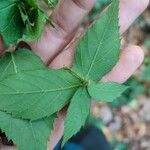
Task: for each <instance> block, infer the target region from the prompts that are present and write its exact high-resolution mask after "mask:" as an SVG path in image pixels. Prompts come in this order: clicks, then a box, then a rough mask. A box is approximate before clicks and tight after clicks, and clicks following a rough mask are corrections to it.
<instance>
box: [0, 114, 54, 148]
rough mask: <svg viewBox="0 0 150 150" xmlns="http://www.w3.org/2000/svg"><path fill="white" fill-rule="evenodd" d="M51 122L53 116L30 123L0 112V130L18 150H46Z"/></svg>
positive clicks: (51, 126)
mask: <svg viewBox="0 0 150 150" xmlns="http://www.w3.org/2000/svg"><path fill="white" fill-rule="evenodd" d="M53 122H54V116H51V117H49V118H44V119H41V120H37V121H34V122H31V121H28V120H22V119H16V118H13V117H12V116H11V115H9V114H6V113H5V112H2V111H0V128H1V129H2V131H3V132H5V133H6V135H7V137H8V138H9V139H11V140H13V142H14V144H16V145H17V147H18V148H19V150H46V149H47V143H48V141H49V137H50V133H51V129H52V128H53Z"/></svg>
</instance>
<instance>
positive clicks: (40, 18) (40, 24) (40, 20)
mask: <svg viewBox="0 0 150 150" xmlns="http://www.w3.org/2000/svg"><path fill="white" fill-rule="evenodd" d="M30 15H31V16H30V17H31V18H34V20H33V24H27V25H26V30H25V32H24V35H23V38H22V40H23V41H28V42H30V41H35V40H37V39H39V37H40V36H41V34H42V32H43V30H44V26H45V23H46V20H47V17H46V15H45V14H44V13H43V12H42V11H41V10H39V9H34V10H33V11H32V12H31V13H30Z"/></svg>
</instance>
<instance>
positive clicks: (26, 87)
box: [0, 52, 81, 120]
mask: <svg viewBox="0 0 150 150" xmlns="http://www.w3.org/2000/svg"><path fill="white" fill-rule="evenodd" d="M20 53H22V52H20ZM9 55H12V57H10V56H9V57H7V58H8V59H9V60H6V61H10V62H12V63H13V68H14V71H15V72H16V74H14V75H11V76H9V78H3V80H2V81H0V100H1V101H0V109H1V110H3V111H7V112H9V113H10V112H11V113H12V114H13V115H14V116H16V117H23V118H25V119H32V120H36V119H39V118H43V117H45V116H50V115H51V114H53V113H55V112H56V111H58V110H60V109H61V108H63V107H64V106H65V105H66V104H67V103H68V102H69V101H68V100H69V99H70V98H71V97H72V96H73V94H74V92H75V91H76V90H77V88H78V87H79V86H80V84H81V83H80V81H79V80H78V79H76V78H75V77H74V76H72V75H71V74H70V73H68V72H67V71H66V70H64V69H60V70H53V69H47V68H46V69H40V70H39V69H38V70H36V69H33V70H30V71H29V70H26V71H23V72H20V73H19V72H18V70H17V68H19V67H18V66H17V64H16V63H15V58H16V57H15V54H12V53H10V54H9ZM40 62H41V60H40ZM2 67H3V66H2ZM22 67H23V68H24V66H22ZM25 67H26V64H25ZM3 69H4V70H6V69H7V66H6V68H5V66H4V67H3ZM62 95H63V96H62ZM31 102H32V103H31Z"/></svg>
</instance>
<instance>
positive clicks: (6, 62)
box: [0, 48, 45, 80]
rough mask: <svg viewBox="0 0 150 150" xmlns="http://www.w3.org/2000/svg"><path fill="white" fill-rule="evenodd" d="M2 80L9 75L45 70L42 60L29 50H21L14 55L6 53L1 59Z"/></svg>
mask: <svg viewBox="0 0 150 150" xmlns="http://www.w3.org/2000/svg"><path fill="white" fill-rule="evenodd" d="M0 64H1V65H0V80H3V79H4V78H5V77H7V76H8V75H12V74H16V73H19V72H21V71H27V70H28V71H29V70H37V69H44V68H45V65H44V63H43V62H42V60H41V59H40V58H39V57H38V56H36V55H35V54H34V53H33V52H31V51H30V50H28V49H25V48H23V49H19V50H17V51H15V52H14V53H6V54H5V55H4V56H3V57H1V58H0Z"/></svg>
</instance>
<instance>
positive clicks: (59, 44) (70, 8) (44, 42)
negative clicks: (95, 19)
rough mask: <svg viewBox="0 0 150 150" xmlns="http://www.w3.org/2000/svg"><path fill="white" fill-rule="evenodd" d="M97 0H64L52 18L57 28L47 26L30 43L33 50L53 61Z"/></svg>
mask: <svg viewBox="0 0 150 150" xmlns="http://www.w3.org/2000/svg"><path fill="white" fill-rule="evenodd" d="M95 2H96V0H84V1H83V0H62V1H61V2H60V4H59V5H58V7H57V8H56V9H55V11H54V13H53V15H52V18H53V20H54V22H55V23H56V26H55V28H53V27H49V26H46V27H45V30H44V33H43V35H42V37H41V39H40V40H38V42H33V43H29V45H30V46H31V48H32V50H33V51H34V52H35V53H37V54H38V55H39V56H40V57H41V58H42V59H43V61H45V62H49V61H51V59H52V58H54V57H55V56H56V55H57V54H58V53H59V52H60V50H62V49H63V48H64V47H65V46H66V45H67V44H68V42H70V40H71V39H72V38H73V36H74V33H75V32H76V30H77V28H78V26H79V25H80V24H81V22H82V21H83V18H84V16H85V15H86V14H87V13H88V12H89V11H90V10H91V8H92V7H93V5H94V3H95Z"/></svg>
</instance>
